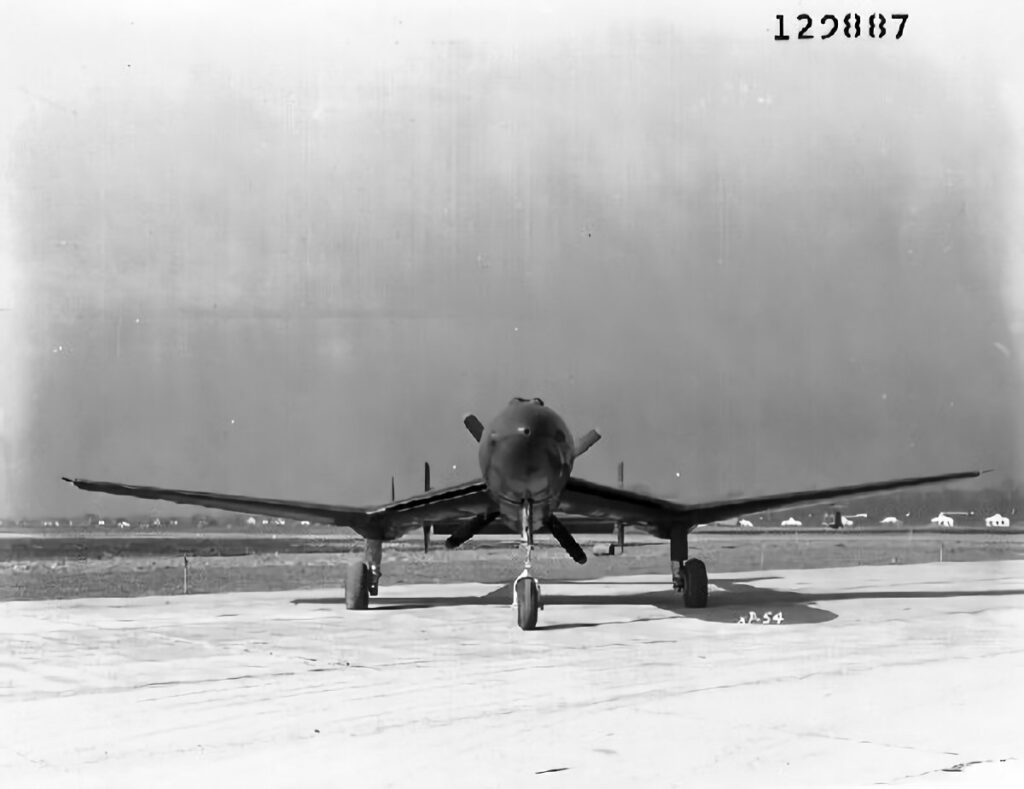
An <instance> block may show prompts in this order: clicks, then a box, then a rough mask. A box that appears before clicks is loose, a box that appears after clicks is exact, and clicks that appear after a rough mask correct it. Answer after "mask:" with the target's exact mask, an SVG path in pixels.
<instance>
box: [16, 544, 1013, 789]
mask: <svg viewBox="0 0 1024 789" xmlns="http://www.w3.org/2000/svg"><path fill="white" fill-rule="evenodd" d="M712 569H713V568H712ZM340 572H341V570H340V568H339V574H340ZM711 582H712V598H711V606H710V607H709V608H707V609H705V610H703V611H691V610H686V609H683V608H682V607H681V602H680V601H679V599H678V598H677V597H676V596H675V595H673V593H672V592H671V591H669V590H667V588H666V587H667V585H668V579H667V577H665V576H658V577H654V576H638V577H636V576H635V577H615V578H606V579H602V580H599V581H587V582H575V583H571V584H569V583H566V584H557V583H546V584H544V586H543V592H544V595H545V599H546V603H547V608H546V609H545V610H544V611H542V612H541V617H540V628H541V629H538V630H536V631H534V632H531V633H524V632H522V631H520V630H519V629H518V628H517V627H516V625H515V616H514V612H513V611H512V610H511V609H510V608H509V607H508V603H509V602H510V600H511V594H510V591H509V588H508V586H505V587H495V586H489V585H482V584H447V585H416V586H391V587H384V588H382V590H381V597H380V598H378V599H377V600H376V601H375V602H372V603H371V606H373V607H374V608H375V609H376V610H370V611H352V612H350V611H347V610H346V609H345V607H344V602H343V600H342V599H341V597H342V595H341V593H340V591H339V590H338V589H330V590H323V591H300V592H273V593H247V594H219V595H199V596H190V597H146V598H133V599H82V600H61V601H39V602H25V603H3V604H0V786H4V787H21V786H32V787H39V786H76V787H79V786H88V787H93V786H95V787H110V786H133V787H134V786H168V787H170V786H174V787H180V786H186V787H192V786H214V785H216V786H218V787H229V786H240V785H243V784H247V785H252V786H303V787H308V786H325V787H326V786H331V787H334V786H354V785H357V783H358V785H359V786H400V787H406V786H416V787H430V786H445V787H451V786H466V787H485V786H495V787H498V786H501V787H505V786H510V785H512V784H513V782H514V783H515V784H516V785H526V786H538V787H558V786H587V787H601V786H623V785H629V786H643V785H646V786H651V787H662V786H686V787H689V786H692V785H694V784H695V783H696V784H697V785H709V784H711V782H712V781H714V782H715V783H716V784H718V785H722V784H725V785H743V786H762V785H766V784H772V785H780V784H781V785H814V786H822V785H851V784H853V785H870V784H877V783H883V784H897V785H903V784H909V785H943V786H944V785H949V786H992V785H1015V786H1024V736H1022V734H1021V723H1020V710H1021V709H1024V608H1022V605H1021V604H1022V602H1024V562H1022V561H1002V562H971V563H968V562H962V563H946V564H925V565H905V566H882V567H845V568H837V569H825V570H784V571H765V572H755V573H751V572H746V573H734V574H728V575H727V576H725V575H721V574H719V575H716V574H715V573H714V572H712V577H711ZM751 611H753V612H754V613H755V614H756V615H757V616H758V618H761V617H763V616H764V614H765V613H766V612H771V613H772V614H773V615H774V614H775V613H776V612H781V613H782V617H783V622H782V623H781V624H740V623H739V620H740V618H741V617H742V618H744V619H747V618H748V616H749V612H751ZM957 768H958V769H957Z"/></svg>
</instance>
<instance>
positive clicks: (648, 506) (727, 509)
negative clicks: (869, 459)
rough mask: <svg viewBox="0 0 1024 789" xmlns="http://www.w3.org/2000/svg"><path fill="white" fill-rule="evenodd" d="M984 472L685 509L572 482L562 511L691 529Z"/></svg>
mask: <svg viewBox="0 0 1024 789" xmlns="http://www.w3.org/2000/svg"><path fill="white" fill-rule="evenodd" d="M986 471H988V469H986ZM986 471H959V472H956V473H953V474H936V475H933V476H929V477H906V478H903V479H889V480H882V481H880V482H865V483H861V484H859V485H843V486H841V487H836V488H818V489H816V490H797V491H791V492H789V493H776V494H772V495H770V496H751V497H748V498H741V499H728V500H724V501H710V502H703V503H699V504H683V503H681V502H676V501H670V500H668V499H659V498H656V497H654V496H645V495H644V494H642V493H634V492H633V491H629V490H623V489H621V488H613V487H610V486H608V485H599V484H597V483H595V482H588V481H586V480H583V479H577V478H575V477H573V478H571V479H570V480H569V482H568V484H567V485H566V486H565V491H564V492H563V493H562V500H561V507H560V508H561V509H562V511H564V512H567V513H571V514H574V515H580V516H584V517H590V518H604V519H616V520H622V521H626V522H629V523H637V524H648V525H650V526H657V527H671V526H686V527H687V528H692V527H694V526H696V525H698V524H700V523H709V522H711V521H717V520H724V519H725V518H735V517H738V516H740V515H752V514H753V513H756V512H764V511H765V510H778V509H785V508H787V507H793V506H795V505H798V504H812V503H815V502H821V501H828V500H830V499H838V498H854V497H856V496H866V495H868V494H870V493H881V492H883V491H889V490H899V489H901V488H913V487H917V486H919V485H933V484H935V483H938V482H951V481H953V480H959V479H973V478H974V477H978V476H980V475H981V474H984V473H986Z"/></svg>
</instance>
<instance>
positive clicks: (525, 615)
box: [512, 500, 544, 630]
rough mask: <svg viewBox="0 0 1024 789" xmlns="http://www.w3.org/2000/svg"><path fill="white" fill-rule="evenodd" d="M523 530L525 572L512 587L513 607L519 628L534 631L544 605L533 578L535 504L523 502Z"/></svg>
mask: <svg viewBox="0 0 1024 789" xmlns="http://www.w3.org/2000/svg"><path fill="white" fill-rule="evenodd" d="M519 520H520V526H521V529H522V540H523V547H524V548H525V549H526V561H525V562H524V566H523V571H522V572H521V573H520V574H519V577H518V578H516V581H515V584H513V586H512V607H513V608H515V609H516V610H517V612H518V617H519V627H520V628H521V629H523V630H533V629H534V628H535V627H537V614H538V612H539V611H540V609H541V608H543V607H544V604H543V603H542V602H541V597H540V584H539V583H538V582H537V579H536V578H534V577H533V561H532V560H533V503H532V502H531V501H529V500H526V501H524V502H523V504H522V506H521V508H520V510H519Z"/></svg>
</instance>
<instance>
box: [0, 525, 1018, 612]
mask: <svg viewBox="0 0 1024 789" xmlns="http://www.w3.org/2000/svg"><path fill="white" fill-rule="evenodd" d="M596 542H597V541H596V540H594V539H592V538H591V539H581V543H582V544H583V545H584V547H588V546H589V545H593V544H595V543H596ZM604 544H607V540H606V539H605V540H604ZM361 550H362V543H361V541H359V540H357V539H354V538H352V537H351V536H340V537H335V538H330V537H326V536H314V537H309V538H307V537H302V536H295V535H287V536H286V535H279V536H277V537H273V536H268V535H255V536H246V535H205V536H198V535H195V534H191V535H170V534H160V535H147V536H139V535H127V536H119V535H95V536H90V535H81V534H79V535H60V536H56V537H54V536H47V537H42V536H39V535H34V536H31V537H28V536H15V535H6V536H3V537H2V538H0V600H45V599H60V598H73V597H134V596H141V595H172V594H181V593H182V592H183V586H184V559H183V555H184V554H188V555H189V560H188V563H189V568H188V571H189V572H188V585H189V593H192V594H201V593H211V592H237V591H269V590H284V589H311V588H324V587H340V586H342V585H343V578H344V574H345V565H346V564H347V562H348V561H349V560H350V559H352V558H355V557H358V556H360V555H361V553H360V552H361ZM690 553H691V555H692V556H698V557H700V558H702V559H703V560H704V561H705V562H706V563H707V565H708V568H709V571H710V573H711V575H712V576H714V574H715V573H716V572H735V571H741V570H757V569H784V568H817V567H840V566H849V565H861V564H911V563H920V562H938V561H946V562H949V561H978V560H991V559H1017V558H1021V557H1024V534H1020V533H1017V532H1016V531H1013V532H992V531H986V532H961V533H951V532H949V531H942V532H937V531H932V530H929V531H910V530H908V531H906V532H898V533H897V532H890V533H879V532H869V531H863V532H859V531H845V532H828V531H823V532H809V533H792V532H786V533H771V532H756V533H751V532H750V531H742V532H741V531H735V530H734V531H732V532H728V533H720V532H719V533H714V532H700V531H698V532H696V533H695V534H693V535H692V536H691V538H690ZM534 567H535V571H536V573H537V575H538V576H539V577H540V578H542V579H545V578H546V579H550V580H556V579H557V580H570V579H582V578H597V577H601V576H605V575H630V574H640V573H664V574H665V577H666V585H667V584H668V546H667V544H666V543H665V542H662V541H658V540H653V539H649V538H646V537H641V538H630V539H629V540H628V541H627V547H626V552H625V554H623V555H619V556H596V555H591V556H590V559H589V561H588V562H587V564H586V565H582V566H580V565H577V564H575V563H574V562H572V560H570V559H569V558H568V557H567V556H566V555H565V553H564V552H563V551H562V550H561V548H559V547H558V546H557V545H556V544H554V542H553V540H552V539H551V538H550V536H546V535H544V536H541V537H540V538H539V540H538V550H537V551H536V552H535V554H534ZM521 569H522V553H521V551H520V550H519V549H518V548H517V546H516V544H515V541H514V539H513V538H512V535H509V537H507V538H505V537H492V536H486V537H483V538H478V539H477V540H474V541H473V542H472V543H470V544H468V545H466V546H464V547H463V548H460V549H458V550H455V551H448V550H445V549H444V548H443V547H442V546H440V545H438V546H437V547H435V548H434V549H433V550H432V551H431V552H430V553H429V554H426V555H424V554H423V552H422V544H421V542H420V539H419V538H418V537H416V536H413V537H409V538H406V539H403V540H400V541H398V542H395V543H389V544H387V545H386V546H385V550H384V577H383V579H382V583H384V584H398V583H424V582H452V581H480V582H486V583H504V582H507V581H509V580H511V579H513V578H515V577H516V576H517V575H518V574H519V571H520V570H521Z"/></svg>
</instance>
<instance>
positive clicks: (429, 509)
mask: <svg viewBox="0 0 1024 789" xmlns="http://www.w3.org/2000/svg"><path fill="white" fill-rule="evenodd" d="M61 479H63V480H64V481H65V482H70V483H71V484H72V485H74V486H75V487H76V488H79V489H81V490H86V491H91V492H94V493H109V494H111V495H114V496H131V497H133V498H137V499H153V500H158V501H172V502H174V503H176V504H191V505H194V506H198V507H209V508H211V509H217V510H227V511H229V512H243V513H258V514H260V515H272V516H274V517H279V518H294V519H296V520H317V521H321V522H323V523H332V524H334V525H336V526H348V527H350V528H352V529H354V530H355V531H356V532H357V533H358V534H359V535H360V536H362V537H365V538H367V539H377V540H390V539H394V538H395V537H398V536H400V535H401V534H402V533H403V532H405V531H407V530H409V529H411V528H413V527H414V526H416V525H418V524H421V523H424V522H431V521H435V520H444V519H451V518H461V517H465V516H467V515H475V514H477V513H480V512H484V511H486V509H487V507H488V498H487V490H486V487H485V486H484V483H483V481H482V480H476V481H474V482H467V483H464V484H462V485H454V486H452V487H448V488H440V489H438V490H432V491H429V492H427V493H421V494H419V495H418V496H412V497H410V498H407V499H401V500H399V501H394V502H391V503H390V504H386V505H384V506H382V507H352V506H345V505H341V504H316V503H313V502H308V501H289V500H285V499H263V498H256V497H252V496H234V495H231V494H225V493H206V492H203V491H196V490H179V489H177V488H156V487H150V486H146V485H125V484H123V483H120V482H100V481H96V480H89V479H69V478H68V477H62V478H61Z"/></svg>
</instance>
